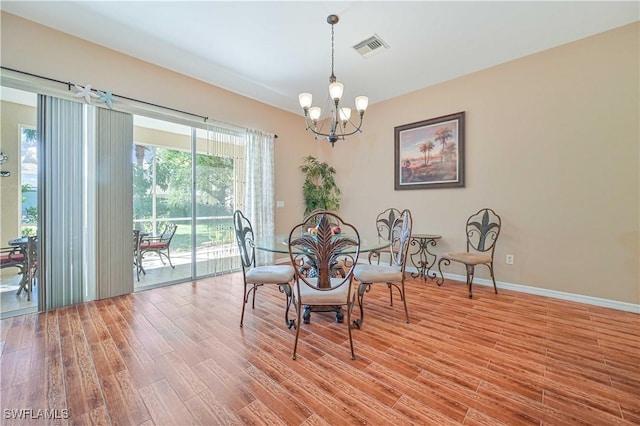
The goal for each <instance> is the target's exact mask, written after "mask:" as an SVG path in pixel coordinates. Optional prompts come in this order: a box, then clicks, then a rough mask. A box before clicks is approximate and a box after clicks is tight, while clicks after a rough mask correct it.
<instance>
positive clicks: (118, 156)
mask: <svg viewBox="0 0 640 426" xmlns="http://www.w3.org/2000/svg"><path fill="white" fill-rule="evenodd" d="M95 130H96V131H95V158H96V161H95V218H96V221H95V223H96V230H95V235H96V239H95V256H94V258H95V259H96V269H95V273H96V286H97V288H96V297H97V298H98V299H103V298H105V297H113V296H119V295H121V294H127V293H131V292H132V291H133V275H132V273H131V271H132V251H131V250H132V247H133V243H132V229H133V227H132V222H131V218H132V217H133V163H132V162H131V146H132V144H133V116H132V115H131V114H127V113H123V112H118V111H112V110H109V109H106V108H97V109H96V125H95ZM127 248H131V250H127Z"/></svg>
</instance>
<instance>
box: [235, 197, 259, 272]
mask: <svg viewBox="0 0 640 426" xmlns="http://www.w3.org/2000/svg"><path fill="white" fill-rule="evenodd" d="M233 226H234V230H235V234H236V242H237V243H238V249H239V250H240V260H242V269H248V268H251V267H253V266H255V263H256V249H255V245H254V239H255V236H254V234H253V227H252V226H251V222H250V221H249V219H247V217H246V216H245V215H243V214H242V212H241V211H240V210H236V211H235V212H234V213H233Z"/></svg>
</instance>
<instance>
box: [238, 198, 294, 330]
mask: <svg viewBox="0 0 640 426" xmlns="http://www.w3.org/2000/svg"><path fill="white" fill-rule="evenodd" d="M233 225H234V231H235V236H236V243H237V244H238V250H239V251H240V260H241V262H242V280H243V282H244V292H243V303H242V314H241V315H240V327H242V326H243V325H244V311H245V307H246V305H247V302H248V301H249V295H251V294H253V297H252V299H251V309H255V305H256V292H257V290H258V287H261V286H263V285H265V284H275V285H277V286H278V288H279V290H280V292H281V293H284V294H285V295H286V296H287V302H286V309H285V314H284V319H285V324H286V325H287V327H289V328H291V327H293V325H294V323H293V320H291V321H290V320H289V308H290V307H291V286H290V285H289V282H291V280H293V267H292V266H291V265H269V266H256V249H255V243H254V241H255V235H254V233H253V227H252V226H251V222H250V221H249V219H247V217H246V216H245V215H244V214H242V212H241V211H240V210H236V211H235V212H234V213H233Z"/></svg>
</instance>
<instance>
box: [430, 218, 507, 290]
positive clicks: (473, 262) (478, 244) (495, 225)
mask: <svg viewBox="0 0 640 426" xmlns="http://www.w3.org/2000/svg"><path fill="white" fill-rule="evenodd" d="M501 223H502V222H501V219H500V216H498V215H497V214H496V212H494V211H493V210H491V209H487V208H485V209H481V210H480V211H478V212H477V213H475V214H473V215H471V216H470V217H469V218H468V219H467V225H466V234H467V251H462V252H447V253H444V254H442V256H440V260H439V261H438V270H439V271H440V280H438V281H437V284H438V285H439V286H441V285H442V284H443V283H444V275H443V274H442V267H441V265H442V263H444V264H445V266H448V265H449V264H450V263H451V262H458V263H462V264H463V265H464V266H465V268H466V270H467V287H468V288H469V299H471V298H473V291H472V288H471V287H472V285H473V275H474V271H475V267H476V266H477V265H485V266H486V267H487V268H489V273H490V274H491V280H492V281H493V289H494V291H495V293H496V294H498V287H497V286H496V278H495V275H494V273H493V255H494V252H495V249H496V242H497V241H498V236H499V235H500V228H501Z"/></svg>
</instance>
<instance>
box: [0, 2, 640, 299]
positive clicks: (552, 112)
mask: <svg viewBox="0 0 640 426" xmlns="http://www.w3.org/2000/svg"><path fill="white" fill-rule="evenodd" d="M1 30H2V46H1V47H2V65H3V66H6V67H11V68H16V69H20V70H24V71H28V72H31V73H35V74H41V75H45V76H48V77H52V78H56V79H60V80H64V81H68V80H69V81H74V82H77V83H79V84H92V85H93V87H96V88H101V89H103V90H111V91H112V92H114V93H121V94H123V95H125V96H128V97H132V98H138V99H142V100H145V101H148V102H152V103H157V104H160V105H166V106H170V107H172V108H177V109H184V110H187V111H191V112H194V113H197V114H201V115H205V116H209V117H212V118H215V119H217V120H220V121H224V122H229V123H232V124H235V125H238V126H247V127H251V128H258V129H262V130H265V131H268V132H273V133H276V134H278V136H279V138H278V139H277V143H276V198H277V199H278V200H283V201H285V203H286V208H285V209H278V210H277V211H276V229H277V231H278V232H285V231H286V230H288V228H289V227H290V226H291V225H292V224H293V223H294V222H295V221H296V220H298V219H299V218H300V216H301V215H302V212H303V207H302V195H301V189H300V186H301V181H302V176H301V174H300V171H299V170H298V167H299V165H300V163H301V160H302V158H303V157H304V156H305V155H309V154H311V155H319V156H320V157H321V158H322V159H324V160H327V161H328V162H330V163H331V164H332V165H334V166H335V167H336V169H337V170H338V176H337V180H338V182H339V184H340V185H341V188H342V190H343V192H344V198H343V203H342V207H341V212H340V213H341V214H342V215H343V216H344V217H345V218H348V219H349V220H350V221H352V222H353V223H355V224H357V225H359V226H360V227H366V226H373V221H374V219H375V216H376V213H377V212H378V211H381V210H383V209H384V208H386V207H388V206H395V207H400V208H404V207H408V208H410V209H411V210H412V212H413V215H414V223H415V231H416V232H433V233H439V234H442V236H443V239H442V240H441V242H440V243H439V245H438V246H437V247H436V249H435V251H436V252H437V253H441V252H442V251H444V250H449V249H460V248H462V247H463V245H464V239H463V238H464V235H463V226H464V221H465V220H466V217H467V216H468V215H469V214H471V213H473V212H475V211H476V210H478V209H479V208H481V207H485V206H488V207H492V208H494V209H495V210H496V211H497V212H498V214H500V215H501V216H502V219H503V232H502V234H501V237H500V241H499V242H498V248H497V259H498V261H497V264H496V275H497V278H498V280H499V281H502V282H506V283H512V284H520V285H526V286H531V287H538V288H541V289H549V290H555V291H562V292H569V293H575V294H578V295H585V296H593V297H598V298H604V299H611V300H614V301H621V302H627V303H633V304H638V303H640V284H639V283H640V266H639V262H640V260H639V259H640V248H639V241H640V235H639V234H640V231H639V222H640V211H639V207H640V195H639V194H640V178H639V157H640V152H639V145H640V142H639V141H640V130H639V125H638V122H639V116H640V110H639V103H640V98H639V91H640V82H639V75H640V69H639V62H640V61H639V53H638V52H639V50H640V46H639V42H638V40H639V38H640V37H639V33H640V28H639V25H638V23H636V24H633V25H629V26H626V27H622V28H619V29H616V30H613V31H609V32H607V33H603V34H600V35H597V36H594V37H590V38H587V39H584V40H581V41H578V42H575V43H571V44H568V45H565V46H561V47H558V48H555V49H552V50H549V51H545V52H541V53H539V54H536V55H532V56H529V57H526V58H523V59H520V60H517V61H513V62H509V63H506V64H503V65H500V66H497V67H494V68H491V69H488V70H485V71H482V72H478V73H475V74H471V75H468V76H465V77H462V78H459V79H456V80H452V81H450V82H446V83H443V84H440V85H437V86H433V87H429V88H425V89H423V90H420V91H417V92H414V93H410V94H407V95H405V96H401V97H398V98H395V99H391V100H388V101H385V102H379V103H376V104H373V105H372V106H371V107H370V109H369V111H368V112H367V114H366V116H365V126H364V127H365V131H364V133H363V134H362V135H359V136H357V137H352V138H350V139H349V140H348V141H346V142H339V143H337V144H336V147H335V148H333V149H331V148H330V145H329V144H328V143H322V142H316V141H314V140H313V138H312V137H311V136H310V135H309V134H307V133H305V132H304V127H303V123H302V117H301V116H300V115H297V114H291V113H288V112H284V111H281V110H278V109H276V108H273V107H270V106H268V105H265V104H261V103H259V102H256V101H253V100H251V99H248V98H244V97H241V96H238V95H236V94H233V93H231V92H228V91H226V90H223V89H220V88H217V87H213V86H210V85H207V84H204V83H202V82H200V81H197V80H193V79H190V78H187V77H184V76H181V75H179V74H176V73H173V72H171V71H168V70H164V69H161V68H157V67H155V66H153V65H150V64H147V63H144V62H141V61H138V60H136V59H134V58H131V57H127V56H123V55H121V54H119V53H117V52H114V51H110V50H107V49H104V48H101V47H98V46H95V45H92V44H90V43H87V42H84V41H82V40H78V39H76V38H73V37H70V36H67V35H65V34H62V33H59V32H57V31H53V30H51V29H48V28H45V27H42V26H39V25H36V24H33V23H30V22H28V21H24V20H22V19H20V18H17V17H15V16H12V15H8V14H6V13H4V14H2V29H1ZM380 58H382V57H380ZM345 84H348V82H345ZM159 88H160V89H159ZM458 111H466V125H467V132H466V187H465V188H456V189H438V190H412V191H394V188H393V128H394V127H395V126H399V125H402V124H407V123H412V122H416V121H421V120H424V119H427V118H432V117H437V116H441V115H445V114H450V113H454V112H458ZM506 253H512V254H514V255H515V264H514V265H511V266H509V265H505V263H504V255H505V254H506ZM448 270H449V271H450V272H453V273H457V274H462V273H463V270H462V269H460V268H455V267H453V266H451V267H449V268H448ZM478 272H479V273H478V276H480V277H487V275H486V273H485V271H484V270H482V269H481V270H480V271H478ZM427 285H434V284H432V283H429V284H427ZM434 291H436V290H435V285H434Z"/></svg>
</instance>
